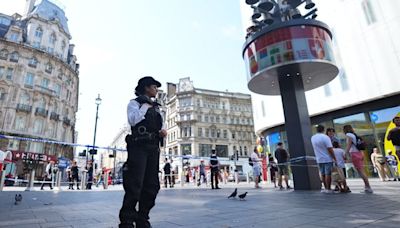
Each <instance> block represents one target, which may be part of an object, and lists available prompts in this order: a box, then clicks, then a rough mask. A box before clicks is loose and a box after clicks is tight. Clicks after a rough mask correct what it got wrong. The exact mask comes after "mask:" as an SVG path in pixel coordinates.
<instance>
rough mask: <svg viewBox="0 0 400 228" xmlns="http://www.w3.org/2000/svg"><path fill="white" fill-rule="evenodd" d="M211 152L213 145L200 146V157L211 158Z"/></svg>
mask: <svg viewBox="0 0 400 228" xmlns="http://www.w3.org/2000/svg"><path fill="white" fill-rule="evenodd" d="M211 150H212V145H211V144H199V155H200V157H209V156H210V155H211Z"/></svg>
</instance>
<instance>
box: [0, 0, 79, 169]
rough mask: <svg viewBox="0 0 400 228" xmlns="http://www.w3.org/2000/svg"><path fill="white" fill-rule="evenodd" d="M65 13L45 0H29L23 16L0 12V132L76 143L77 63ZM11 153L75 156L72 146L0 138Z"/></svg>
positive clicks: (48, 157) (25, 156)
mask: <svg viewBox="0 0 400 228" xmlns="http://www.w3.org/2000/svg"><path fill="white" fill-rule="evenodd" d="M70 40H71V34H70V32H69V29H68V25H67V18H66V16H65V13H64V11H63V9H62V8H61V7H59V6H58V5H56V4H55V3H53V2H51V1H49V0H41V1H35V0H28V1H27V3H26V11H25V14H24V15H19V14H14V15H12V16H9V15H5V14H1V13H0V131H1V134H3V135H8V136H17V137H24V138H33V139H43V140H51V141H62V142H68V143H74V142H75V141H76V132H75V121H76V112H77V110H78V94H79V92H78V91H79V77H78V75H79V64H77V58H76V56H75V55H74V45H73V44H71V43H70ZM0 140H1V149H2V150H11V151H12V152H13V155H14V158H15V159H16V160H19V159H34V160H39V165H38V167H37V171H36V174H37V175H38V176H40V175H41V173H42V169H43V162H44V161H46V160H47V161H48V160H57V158H59V157H66V158H69V159H73V148H72V147H71V146H64V145H55V144H50V143H44V142H32V141H19V140H9V139H0Z"/></svg>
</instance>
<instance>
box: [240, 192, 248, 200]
mask: <svg viewBox="0 0 400 228" xmlns="http://www.w3.org/2000/svg"><path fill="white" fill-rule="evenodd" d="M246 195H247V192H245V193H243V194H240V195H239V199H240V200H244V198H245V197H246Z"/></svg>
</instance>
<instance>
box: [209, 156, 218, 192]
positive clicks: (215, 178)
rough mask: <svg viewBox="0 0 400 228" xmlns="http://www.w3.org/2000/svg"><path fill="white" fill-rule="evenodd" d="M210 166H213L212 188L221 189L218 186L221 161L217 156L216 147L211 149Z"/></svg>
mask: <svg viewBox="0 0 400 228" xmlns="http://www.w3.org/2000/svg"><path fill="white" fill-rule="evenodd" d="M210 166H211V189H220V187H218V178H219V161H218V157H217V151H216V150H215V149H212V150H211V156H210ZM214 183H215V187H214Z"/></svg>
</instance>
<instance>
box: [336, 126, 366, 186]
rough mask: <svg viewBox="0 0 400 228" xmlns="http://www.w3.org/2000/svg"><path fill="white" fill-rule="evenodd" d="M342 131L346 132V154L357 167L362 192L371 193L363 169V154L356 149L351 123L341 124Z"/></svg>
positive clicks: (355, 139)
mask: <svg viewBox="0 0 400 228" xmlns="http://www.w3.org/2000/svg"><path fill="white" fill-rule="evenodd" d="M343 132H344V133H345V134H346V144H347V145H346V150H345V152H346V154H348V153H350V155H351V161H352V162H353V165H354V167H355V168H356V169H357V172H358V174H359V175H360V177H361V178H362V179H363V181H364V185H365V186H364V192H365V193H373V191H372V189H371V186H370V185H369V180H368V177H367V174H365V171H364V154H363V152H362V151H360V150H359V149H357V146H356V145H357V136H356V134H355V133H354V130H353V127H352V126H351V125H345V126H343Z"/></svg>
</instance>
